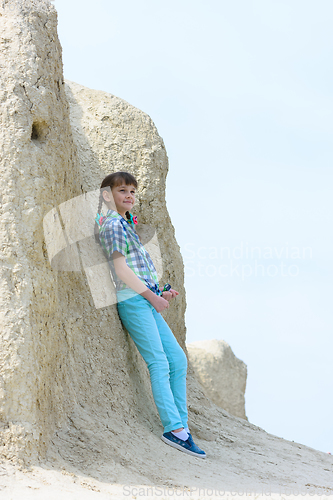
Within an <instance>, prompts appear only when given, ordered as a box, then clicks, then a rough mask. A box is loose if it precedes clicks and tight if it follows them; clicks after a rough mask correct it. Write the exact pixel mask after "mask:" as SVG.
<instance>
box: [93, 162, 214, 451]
mask: <svg viewBox="0 0 333 500" xmlns="http://www.w3.org/2000/svg"><path fill="white" fill-rule="evenodd" d="M103 188H105V189H103ZM136 189H137V181H136V179H135V178H134V177H133V175H131V174H130V173H128V172H115V173H113V174H109V175H107V176H106V177H105V179H104V180H103V182H102V184H101V193H100V200H99V204H98V211H97V216H96V219H95V221H96V229H95V231H96V240H97V241H98V242H99V243H100V244H101V245H102V247H103V249H104V252H105V254H106V256H107V257H108V260H109V264H110V267H111V273H112V276H113V279H114V282H115V285H116V293H117V300H118V303H117V309H118V313H119V316H120V319H121V321H122V323H123V325H124V326H125V328H126V330H127V331H128V333H129V335H130V336H131V338H132V339H133V341H134V342H135V344H136V346H137V348H138V350H139V352H140V354H141V355H142V357H143V358H144V360H145V362H146V363H147V366H148V369H149V373H150V380H151V387H152V392H153V396H154V401H155V404H156V407H157V410H158V412H159V415H160V419H161V422H162V424H163V427H164V433H163V435H162V437H161V439H162V440H163V441H164V442H165V443H167V444H169V445H170V446H173V447H174V448H177V449H178V450H181V451H184V452H185V453H189V454H190V455H194V456H196V457H200V458H206V454H205V452H204V451H202V450H201V449H200V448H199V447H198V446H197V445H196V444H195V443H194V442H193V439H192V436H191V434H190V431H189V429H188V426H187V418H188V414H187V407H186V372H187V359H186V356H185V353H184V351H183V350H182V348H181V347H180V346H179V344H178V342H177V340H176V338H175V337H174V335H173V333H172V331H171V330H170V328H169V326H168V324H167V323H166V321H165V320H164V318H163V316H161V314H160V312H162V311H163V310H164V309H166V308H168V307H169V301H170V300H171V299H172V298H175V297H176V296H177V295H178V292H177V291H176V290H173V289H172V288H171V286H170V285H169V284H168V283H167V284H166V285H165V286H164V288H163V289H161V288H160V287H159V283H158V278H157V273H156V269H155V267H154V264H153V262H152V260H151V258H150V255H149V253H148V252H147V251H146V249H145V248H144V246H143V245H142V243H141V241H140V239H139V237H138V234H137V233H136V231H135V224H137V220H136V217H133V215H132V214H131V212H130V211H131V210H132V208H133V205H134V203H135V192H136ZM103 202H104V203H105V205H106V206H107V208H108V211H107V215H106V216H102V215H101V208H102V204H103Z"/></svg>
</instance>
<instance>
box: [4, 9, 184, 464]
mask: <svg viewBox="0 0 333 500" xmlns="http://www.w3.org/2000/svg"><path fill="white" fill-rule="evenodd" d="M12 5H13V6H14V8H9V7H8V5H6V6H5V7H4V9H3V11H2V16H1V17H0V20H1V32H2V37H3V40H4V48H3V51H2V59H1V62H2V75H1V125H2V126H1V148H2V155H1V177H2V186H3V189H2V200H1V220H0V224H1V238H2V248H1V254H2V255H1V258H2V266H1V271H0V272H1V311H0V313H1V367H0V374H1V396H2V397H1V422H2V427H1V434H0V436H1V444H2V446H1V453H2V454H3V455H5V456H6V457H13V458H17V457H18V458H22V459H23V458H24V459H25V460H26V461H28V460H30V459H35V458H36V457H44V456H45V453H46V450H47V448H48V447H49V445H50V440H51V437H52V435H53V434H54V432H56V431H57V429H59V428H63V426H66V425H67V424H68V419H69V418H71V419H72V420H73V419H74V420H75V417H73V415H76V416H78V415H80V417H79V418H80V419H82V418H86V417H82V414H84V415H85V412H86V411H88V410H87V409H89V408H91V406H90V405H91V404H92V405H93V407H95V410H93V411H92V413H94V411H95V412H97V409H98V425H99V426H101V425H102V426H104V427H105V428H107V425H109V422H110V412H111V413H114V414H116V413H117V411H120V413H121V414H123V415H126V416H127V417H126V418H127V419H131V416H132V417H133V418H135V419H137V418H138V419H139V420H140V419H141V420H143V421H144V422H145V425H146V426H147V427H148V428H149V429H151V427H152V425H153V423H152V422H154V424H155V425H158V416H157V412H156V409H155V406H154V403H153V400H152V396H151V392H150V383H149V378H148V372H147V369H146V366H145V364H144V362H143V361H142V360H141V359H139V360H138V361H137V362H136V357H137V353H136V351H135V349H134V348H133V345H132V344H131V342H129V340H128V338H126V336H125V335H124V331H123V329H122V326H121V323H120V320H119V317H118V314H117V311H116V306H115V305H113V306H110V307H108V308H102V309H99V310H96V308H95V306H94V301H93V298H92V295H91V290H90V287H89V284H88V282H87V276H86V274H85V273H84V272H81V271H79V272H77V270H76V271H75V269H73V270H72V271H70V270H69V271H68V270H66V271H59V270H57V269H54V268H52V266H51V265H50V263H49V259H48V253H47V251H46V246H45V238H44V233H43V219H44V217H45V216H46V214H48V213H50V211H51V210H55V212H54V213H57V212H56V211H57V207H58V206H59V205H60V204H62V203H65V202H67V201H68V200H71V199H73V198H76V197H78V196H79V195H82V193H86V192H89V191H91V190H96V189H98V188H99V185H100V183H101V180H102V179H103V177H104V176H105V175H106V174H108V173H110V172H112V171H114V170H119V169H120V170H121V169H123V170H129V171H131V172H133V173H134V174H135V175H136V177H137V178H138V180H139V183H140V188H139V202H138V211H137V214H138V217H139V220H140V221H142V222H143V223H144V222H149V224H150V225H151V226H155V227H156V229H157V232H158V238H159V241H160V245H163V259H164V262H163V266H164V269H163V271H164V279H165V281H171V282H172V283H173V284H174V286H175V288H177V289H178V290H179V291H180V298H179V301H178V307H174V308H170V311H168V313H167V314H166V318H167V320H168V321H169V324H170V326H171V327H172V328H173V330H174V331H175V334H176V335H177V337H178V339H179V341H180V343H181V344H182V345H184V342H185V325H184V310H185V299H184V286H183V265H182V259H181V255H180V252H179V247H178V245H177V242H176V240H175V237H174V229H173V226H172V224H171V221H170V218H169V216H168V213H167V210H166V205H165V177H166V174H167V169H168V166H167V156H166V152H165V148H164V145H163V141H162V139H161V138H160V137H159V135H158V133H157V130H156V128H155V126H154V124H153V123H152V121H151V119H150V118H149V117H148V116H147V115H146V114H144V113H143V112H141V111H139V110H136V109H135V108H134V107H133V106H130V105H129V104H128V103H126V102H125V101H123V100H121V99H118V98H116V97H113V96H110V95H108V94H105V93H103V92H101V93H98V92H92V91H89V90H85V89H83V88H82V87H79V86H75V85H72V86H71V88H67V95H68V96H69V99H70V102H71V117H72V126H71V123H70V117H69V105H68V100H67V97H66V93H65V84H64V81H63V74H62V62H61V47H60V44H59V41H58V37H57V17H56V12H55V9H54V7H53V6H52V5H51V4H49V2H44V1H41V0H40V1H28V0H27V1H23V2H20V3H14V4H12ZM74 93H75V94H76V95H77V99H80V98H81V100H82V101H83V102H84V100H85V102H86V103H89V106H94V110H93V113H92V115H94V119H93V118H92V116H90V115H89V112H90V110H88V109H87V108H86V109H85V108H84V105H83V103H82V108H81V107H80V106H79V105H78V104H75V102H76V98H75V97H74ZM86 112H87V113H88V116H87V117H86V121H85V120H84V118H83V115H84V114H85V113H86ZM85 127H86V128H85ZM72 128H73V134H72ZM83 133H85V134H86V137H85V136H84V135H83ZM73 135H74V138H75V142H76V144H74V141H73ZM98 138H99V139H98ZM90 142H91V143H93V147H91V146H90V145H89V143H90ZM96 209H97V206H96ZM58 236H59V235H58ZM69 237H70V235H69ZM111 353H113V354H111ZM133 358H134V359H133ZM133 366H134V367H136V368H133ZM120 374H121V376H120ZM142 387H144V388H143V389H142ZM142 394H143V396H142ZM111 400H112V402H111ZM95 405H97V407H96V406H95ZM137 408H139V410H140V415H139V416H138V417H137V411H138V410H137ZM88 414H89V418H88V417H87V418H88V422H89V424H87V427H94V425H92V423H93V420H91V419H92V416H91V414H90V410H89V411H88ZM134 415H135V417H134ZM105 419H106V420H107V422H108V424H107V423H106V421H105ZM119 425H120V424H117V423H115V424H114V426H113V432H116V428H117V427H119ZM121 425H126V424H124V422H122V424H121ZM80 427H82V426H80Z"/></svg>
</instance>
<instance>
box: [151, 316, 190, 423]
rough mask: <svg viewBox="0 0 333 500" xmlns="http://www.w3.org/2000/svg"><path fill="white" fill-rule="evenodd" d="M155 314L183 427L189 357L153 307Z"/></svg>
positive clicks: (185, 418)
mask: <svg viewBox="0 0 333 500" xmlns="http://www.w3.org/2000/svg"><path fill="white" fill-rule="evenodd" d="M153 315H154V318H155V321H156V325H157V328H158V331H159V334H160V338H161V341H162V345H163V349H164V352H165V354H166V357H167V359H168V361H169V366H170V387H171V390H172V393H173V397H174V400H175V404H176V406H177V409H178V411H179V415H180V417H181V419H182V424H183V425H182V427H184V428H186V427H187V420H188V413H187V403H186V373H187V358H186V355H185V353H184V351H183V349H182V348H181V347H180V345H179V344H178V342H177V339H176V338H175V336H174V334H173V333H172V331H171V329H170V327H169V325H168V324H167V322H166V321H165V319H164V318H163V316H162V315H161V314H159V313H158V312H156V309H155V308H153Z"/></svg>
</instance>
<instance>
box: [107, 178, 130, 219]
mask: <svg viewBox="0 0 333 500" xmlns="http://www.w3.org/2000/svg"><path fill="white" fill-rule="evenodd" d="M111 191H112V195H113V199H114V202H115V205H116V209H117V212H118V213H119V214H120V215H122V216H125V213H126V212H127V210H128V211H129V212H130V211H131V210H132V208H133V205H134V203H135V191H136V190H135V187H134V186H133V185H132V184H131V185H129V186H127V185H126V184H121V185H120V186H115V187H113V188H112V190H111Z"/></svg>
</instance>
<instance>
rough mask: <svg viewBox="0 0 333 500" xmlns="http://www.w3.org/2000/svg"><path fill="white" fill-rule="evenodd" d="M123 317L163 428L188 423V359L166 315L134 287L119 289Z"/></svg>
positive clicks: (169, 429) (165, 430)
mask: <svg viewBox="0 0 333 500" xmlns="http://www.w3.org/2000/svg"><path fill="white" fill-rule="evenodd" d="M117 297H118V304H117V308H118V313H119V316H120V319H121V321H122V323H123V325H124V326H125V328H126V330H127V331H128V333H129V335H130V336H131V338H132V339H133V341H134V343H135V345H136V346H137V348H138V350H139V352H140V354H141V355H142V357H143V359H144V360H145V362H146V364H147V366H148V370H149V373H150V381H151V387H152V392H153V396H154V401H155V404H156V407H157V410H158V413H159V415H160V419H161V422H162V425H163V427H164V432H169V431H171V430H174V429H179V428H180V427H187V419H188V414H187V406H186V372H187V359H186V355H185V353H184V351H183V349H182V348H181V347H180V345H179V344H178V342H177V340H176V338H175V336H174V335H173V333H172V331H171V330H170V328H169V326H168V324H167V323H166V321H165V319H164V318H163V316H161V314H160V313H158V312H157V311H156V309H155V308H154V307H153V306H152V305H151V304H150V302H149V301H148V300H147V299H145V298H144V297H142V296H141V295H139V294H137V293H135V292H134V291H133V290H132V289H126V290H121V291H120V292H117Z"/></svg>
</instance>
